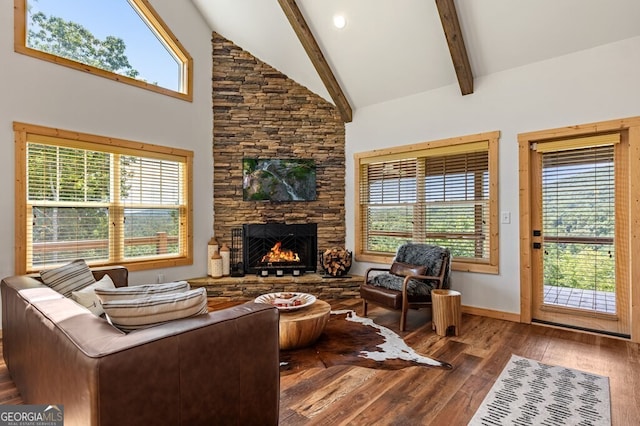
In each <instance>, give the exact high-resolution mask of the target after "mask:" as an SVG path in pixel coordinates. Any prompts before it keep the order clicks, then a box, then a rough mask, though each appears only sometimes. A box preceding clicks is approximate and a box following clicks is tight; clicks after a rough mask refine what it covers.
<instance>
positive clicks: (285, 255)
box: [261, 241, 300, 263]
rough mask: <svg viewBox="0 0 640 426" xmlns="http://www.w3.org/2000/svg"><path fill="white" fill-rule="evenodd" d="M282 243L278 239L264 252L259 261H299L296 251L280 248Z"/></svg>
mask: <svg viewBox="0 0 640 426" xmlns="http://www.w3.org/2000/svg"><path fill="white" fill-rule="evenodd" d="M281 247H282V243H281V242H280V241H278V242H277V243H276V244H275V245H274V246H273V247H271V250H269V253H267V254H265V255H264V256H263V257H262V260H261V262H263V263H273V262H300V257H299V256H298V253H295V252H293V251H291V250H288V249H282V248H281Z"/></svg>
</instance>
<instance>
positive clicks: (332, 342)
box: [280, 310, 453, 375]
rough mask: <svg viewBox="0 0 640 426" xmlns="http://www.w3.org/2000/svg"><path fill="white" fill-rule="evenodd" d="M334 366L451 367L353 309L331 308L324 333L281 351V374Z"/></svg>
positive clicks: (387, 367) (387, 368)
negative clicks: (304, 345) (303, 344)
mask: <svg viewBox="0 0 640 426" xmlns="http://www.w3.org/2000/svg"><path fill="white" fill-rule="evenodd" d="M334 365H355V366H360V367H367V368H378V369H385V370H398V369H401V368H405V367H412V366H423V367H436V368H444V369H447V370H450V369H451V368H453V367H452V366H451V364H449V363H447V362H443V361H438V360H435V359H432V358H428V357H425V356H423V355H420V354H418V353H417V352H415V351H414V350H413V349H411V348H410V347H409V346H407V344H406V343H405V342H404V340H402V338H401V337H400V336H399V335H397V334H396V333H394V332H393V331H391V330H389V329H388V328H386V327H382V326H380V325H377V324H375V323H374V322H373V321H372V320H371V319H369V318H362V317H359V316H357V315H356V313H355V311H352V310H340V311H332V312H331V316H330V317H329V321H328V322H327V326H326V327H325V330H324V332H323V333H322V334H321V335H320V337H319V338H318V340H317V341H316V343H315V344H314V345H312V346H310V347H307V348H301V349H293V350H289V351H280V372H281V374H283V375H286V374H291V373H294V372H297V371H300V370H304V369H308V368H314V367H320V368H328V367H331V366H334Z"/></svg>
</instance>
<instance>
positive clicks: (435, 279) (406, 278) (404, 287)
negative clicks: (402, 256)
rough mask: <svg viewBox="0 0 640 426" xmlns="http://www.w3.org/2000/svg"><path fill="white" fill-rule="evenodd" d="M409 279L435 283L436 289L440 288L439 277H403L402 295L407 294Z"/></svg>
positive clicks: (440, 280)
mask: <svg viewBox="0 0 640 426" xmlns="http://www.w3.org/2000/svg"><path fill="white" fill-rule="evenodd" d="M411 279H414V280H418V281H427V280H429V281H437V282H438V285H437V286H436V288H440V287H441V286H442V279H441V277H436V276H433V275H407V276H405V277H404V281H402V293H406V292H407V286H408V285H409V280H411Z"/></svg>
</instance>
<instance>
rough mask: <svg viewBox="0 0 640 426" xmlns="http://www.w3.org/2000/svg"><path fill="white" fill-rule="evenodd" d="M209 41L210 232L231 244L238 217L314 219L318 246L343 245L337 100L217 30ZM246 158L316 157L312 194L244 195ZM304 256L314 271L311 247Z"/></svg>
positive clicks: (243, 220) (245, 220)
mask: <svg viewBox="0 0 640 426" xmlns="http://www.w3.org/2000/svg"><path fill="white" fill-rule="evenodd" d="M212 46H213V83H212V89H213V114H214V118H215V119H214V121H213V189H214V190H213V207H214V211H213V215H214V224H213V226H214V229H213V236H214V237H215V238H216V239H217V240H218V243H220V244H222V243H226V244H227V245H229V246H230V247H231V246H232V245H233V244H232V240H233V230H236V229H239V228H242V227H243V224H270V223H280V224H317V244H316V245H315V247H316V250H317V251H321V250H325V249H327V248H331V247H344V246H345V239H346V225H345V181H346V176H345V172H346V171H345V125H344V122H343V121H342V119H341V118H340V114H339V112H338V111H337V108H336V107H335V105H333V104H331V103H330V102H327V101H326V100H324V99H322V98H321V97H320V96H318V95H316V94H315V93H312V92H311V91H309V90H308V89H307V88H306V87H303V86H301V85H299V84H298V83H296V82H295V81H294V80H292V79H290V78H288V77H287V76H286V75H284V74H282V73H280V72H279V71H278V70H276V69H274V68H273V67H271V66H269V65H268V64H265V63H264V62H262V61H260V60H258V59H257V58H255V57H254V56H252V55H251V54H250V53H249V52H247V51H244V50H243V49H242V48H240V47H239V46H237V45H235V44H234V43H233V42H231V41H230V40H227V39H225V38H223V37H222V36H220V35H219V34H217V33H213V40H212ZM244 158H303V159H312V160H314V162H315V164H316V173H317V175H316V195H317V198H316V200H314V201H295V202H264V201H245V200H243V194H242V185H243V159H244ZM272 247H273V244H272V245H271V246H268V247H266V250H265V251H268V250H269V249H271V248H272ZM285 248H289V247H285ZM289 249H292V248H289ZM264 254H265V253H260V256H264ZM301 257H302V256H301ZM308 260H309V262H310V264H309V270H316V271H317V270H318V263H317V256H316V255H315V253H313V254H310V255H309V259H308ZM252 261H253V262H255V259H252ZM243 262H244V263H245V265H244V268H245V272H246V274H247V279H249V278H250V277H251V278H255V275H254V274H256V272H255V271H251V270H250V271H246V269H247V268H250V267H252V264H251V263H252V262H247V260H245V259H243ZM311 262H312V263H311ZM252 275H253V277H252ZM311 275H312V274H310V273H308V274H306V278H307V279H310V278H311V277H310V276H311ZM285 277H287V275H285ZM288 277H289V278H291V274H288ZM265 279H267V278H265ZM268 280H269V281H273V276H272V277H269V278H268Z"/></svg>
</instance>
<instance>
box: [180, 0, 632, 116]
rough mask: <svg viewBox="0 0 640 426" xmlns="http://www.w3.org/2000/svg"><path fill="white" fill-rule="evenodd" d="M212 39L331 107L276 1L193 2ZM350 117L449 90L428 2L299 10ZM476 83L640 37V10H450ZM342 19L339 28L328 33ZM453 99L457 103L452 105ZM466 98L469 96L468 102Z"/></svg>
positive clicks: (515, 4) (600, 5)
mask: <svg viewBox="0 0 640 426" xmlns="http://www.w3.org/2000/svg"><path fill="white" fill-rule="evenodd" d="M192 1H193V3H194V4H195V5H196V6H197V7H198V9H199V10H200V11H201V13H202V14H203V16H204V17H205V19H206V21H207V22H208V23H209V25H210V26H211V28H212V30H213V31H216V32H218V33H219V34H221V35H222V36H223V37H226V38H228V39H229V40H231V41H233V42H234V43H235V44H237V45H239V46H240V47H242V48H243V49H245V50H247V51H248V52H250V53H251V54H253V55H254V56H256V57H257V58H259V59H261V60H262V61H264V62H266V63H268V64H269V65H271V66H273V67H274V68H276V69H278V70H279V71H280V72H282V73H284V74H286V75H287V76H289V77H290V78H292V79H293V80H295V81H297V82H298V83H300V84H302V85H304V86H306V87H307V88H309V89H310V90H312V91H313V92H315V93H317V94H319V95H320V96H322V97H324V98H325V99H327V100H329V101H330V102H331V98H330V96H329V94H328V92H327V89H326V88H325V87H324V85H323V83H322V81H321V80H320V77H319V76H318V74H317V72H316V71H315V69H314V67H313V65H312V63H311V61H310V60H309V58H308V56H307V54H306V53H305V51H304V49H303V47H302V45H301V44H300V41H299V40H298V38H297V36H296V34H295V32H294V30H293V29H292V27H291V25H290V24H289V21H288V20H287V18H286V17H285V15H284V12H283V11H282V8H281V7H280V5H279V3H278V0H192ZM297 5H298V7H299V8H300V10H301V12H302V13H303V15H304V18H305V20H306V22H307V24H308V25H309V27H310V28H311V31H312V32H313V35H314V37H315V39H316V41H317V42H318V44H319V46H320V48H321V49H322V51H323V53H324V56H325V58H326V60H327V62H328V63H329V65H330V67H331V69H332V71H333V74H334V75H335V77H336V79H337V81H338V83H339V84H340V86H341V87H342V90H343V91H344V93H345V95H346V97H347V99H348V101H349V103H350V104H351V107H352V108H353V109H354V111H355V110H357V109H358V108H362V107H364V106H367V105H372V104H375V103H379V102H385V101H388V100H391V99H395V98H400V97H404V96H409V95H412V94H415V93H420V92H424V91H428V90H432V89H436V88H439V87H443V86H449V85H456V87H457V80H456V74H455V71H454V68H453V64H452V61H451V56H450V54H449V50H448V47H447V42H446V39H445V36H444V33H443V29H442V24H441V22H440V18H439V15H438V10H437V8H436V4H435V0H297ZM455 5H456V9H457V13H458V18H459V21H460V25H461V27H462V33H463V36H464V42H465V44H466V48H467V52H468V56H469V61H470V64H471V69H472V71H473V75H474V77H475V78H476V83H475V92H478V91H480V90H482V85H481V84H478V82H477V78H478V77H481V76H484V75H488V74H492V73H496V72H499V71H503V70H506V69H510V68H514V67H520V66H523V65H527V64H530V63H533V62H538V61H543V60H546V59H550V58H553V57H557V56H562V55H566V54H569V53H572V52H576V51H579V50H585V49H589V48H592V47H595V46H599V45H603V44H608V43H612V42H615V41H618V40H623V39H626V38H631V37H635V36H640V0H456V1H455ZM338 13H340V14H343V15H344V16H345V17H346V19H347V26H346V27H345V28H343V29H341V30H339V29H337V28H335V27H334V26H333V16H334V15H335V14H338ZM459 93H460V92H459V90H457V91H456V96H460V94H459ZM467 96H473V94H471V95H467Z"/></svg>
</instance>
